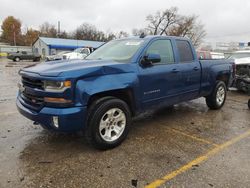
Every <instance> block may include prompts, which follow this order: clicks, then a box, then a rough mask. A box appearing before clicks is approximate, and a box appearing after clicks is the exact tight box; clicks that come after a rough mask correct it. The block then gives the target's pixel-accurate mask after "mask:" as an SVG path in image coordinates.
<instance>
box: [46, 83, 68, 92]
mask: <svg viewBox="0 0 250 188" xmlns="http://www.w3.org/2000/svg"><path fill="white" fill-rule="evenodd" d="M70 87H71V81H63V82H61V81H44V90H45V91H50V92H62V91H64V90H65V89H67V88H70Z"/></svg>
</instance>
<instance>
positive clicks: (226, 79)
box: [216, 74, 229, 87]
mask: <svg viewBox="0 0 250 188" xmlns="http://www.w3.org/2000/svg"><path fill="white" fill-rule="evenodd" d="M216 81H223V82H224V83H225V84H226V87H228V83H229V75H228V74H223V75H219V76H217V78H216Z"/></svg>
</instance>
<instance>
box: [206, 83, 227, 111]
mask: <svg viewBox="0 0 250 188" xmlns="http://www.w3.org/2000/svg"><path fill="white" fill-rule="evenodd" d="M226 97H227V88H226V85H225V83H224V82H222V81H218V82H217V84H216V86H215V88H214V90H213V92H212V93H211V94H210V95H209V96H207V97H206V103H207V106H208V107H209V108H210V109H213V110H217V109H220V108H221V107H222V106H223V105H224V103H225V101H226Z"/></svg>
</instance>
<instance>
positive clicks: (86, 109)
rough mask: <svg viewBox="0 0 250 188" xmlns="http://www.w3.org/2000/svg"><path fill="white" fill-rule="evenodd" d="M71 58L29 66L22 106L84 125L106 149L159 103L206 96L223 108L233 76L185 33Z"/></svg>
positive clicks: (60, 125)
mask: <svg viewBox="0 0 250 188" xmlns="http://www.w3.org/2000/svg"><path fill="white" fill-rule="evenodd" d="M69 62H70V63H68V61H65V62H61V63H56V62H45V63H44V64H40V65H36V66H33V67H28V68H24V69H22V70H21V71H20V72H19V73H20V75H21V76H22V82H21V83H20V84H19V88H20V89H19V94H18V97H17V102H16V104H17V107H18V110H19V112H20V113H21V114H23V115H24V116H26V117H27V118H29V119H31V120H33V121H35V122H38V123H39V124H41V125H42V126H43V127H45V128H47V129H50V130H54V131H64V132H71V131H81V130H84V132H85V136H86V139H87V141H88V142H89V143H91V144H93V145H94V146H95V147H96V148H100V149H109V148H113V147H115V146H117V145H119V144H120V143H121V142H122V141H123V140H124V139H125V138H126V136H127V134H128V131H129V128H130V126H131V117H132V116H135V115H136V114H138V113H140V112H142V111H145V110H148V109H152V108H153V107H159V106H162V105H164V106H171V105H174V104H176V103H180V102H183V101H188V100H192V99H196V98H199V97H205V98H206V103H207V105H208V107H209V108H211V109H220V108H221V107H222V106H223V105H224V102H225V100H226V94H227V87H228V86H229V85H230V83H231V79H232V76H233V65H232V62H231V61H229V60H201V61H199V60H198V59H197V57H196V52H195V50H194V48H193V46H192V44H191V42H190V41H189V40H187V39H186V38H182V37H163V36H147V37H140V38H139V37H132V38H127V39H120V40H114V41H110V42H108V43H106V44H105V45H103V46H102V47H100V48H98V49H97V50H95V51H94V52H93V53H91V54H90V55H89V56H88V57H87V58H86V59H85V60H71V61H69Z"/></svg>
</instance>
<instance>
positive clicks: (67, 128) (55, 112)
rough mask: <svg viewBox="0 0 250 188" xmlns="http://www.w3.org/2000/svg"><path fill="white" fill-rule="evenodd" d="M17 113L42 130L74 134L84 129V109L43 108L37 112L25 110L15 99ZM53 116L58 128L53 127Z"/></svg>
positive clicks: (85, 110) (85, 112)
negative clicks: (39, 126) (56, 120)
mask: <svg viewBox="0 0 250 188" xmlns="http://www.w3.org/2000/svg"><path fill="white" fill-rule="evenodd" d="M16 106H17V109H18V111H19V112H20V113H21V114H22V115H23V116H25V117H27V118H28V119H30V120H32V121H35V122H38V123H39V124H41V125H42V126H43V127H44V128H47V129H49V130H54V131H58V132H76V131H80V130H83V129H84V126H85V119H86V114H87V108H86V107H71V108H50V107H43V108H42V109H41V110H40V111H39V112H36V111H33V110H30V109H28V108H26V107H25V106H24V105H23V104H22V103H21V102H20V100H19V98H17V100H16ZM53 116H57V117H58V122H59V127H58V128H57V127H56V126H54V123H53Z"/></svg>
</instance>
